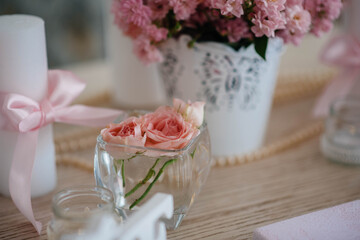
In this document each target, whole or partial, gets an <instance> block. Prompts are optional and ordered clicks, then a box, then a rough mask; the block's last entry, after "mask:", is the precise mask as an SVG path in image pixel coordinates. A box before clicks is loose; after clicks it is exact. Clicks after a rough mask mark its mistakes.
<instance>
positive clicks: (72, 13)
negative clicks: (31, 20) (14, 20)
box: [0, 0, 107, 68]
mask: <svg viewBox="0 0 360 240" xmlns="http://www.w3.org/2000/svg"><path fill="white" fill-rule="evenodd" d="M106 2H107V1H103V0H101V1H99V0H31V1H27V0H0V15H3V14H31V15H36V16H39V17H41V18H42V19H44V21H45V29H46V41H47V55H48V62H49V67H50V68H53V67H58V66H63V65H69V64H72V63H76V62H82V61H89V60H93V59H103V58H104V57H105V52H106V51H105V37H104V36H105V35H106V34H105V22H106V21H105V20H104V19H105V17H106V16H105V14H104V12H105V8H106V6H105V5H106Z"/></svg>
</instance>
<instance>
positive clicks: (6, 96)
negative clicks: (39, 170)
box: [0, 70, 121, 234]
mask: <svg viewBox="0 0 360 240" xmlns="http://www.w3.org/2000/svg"><path fill="white" fill-rule="evenodd" d="M84 88H85V83H84V82H82V81H81V80H80V79H78V78H77V77H76V76H74V75H73V74H72V73H70V72H66V71H60V70H52V71H49V72H48V93H47V96H46V98H45V99H44V100H43V101H41V102H40V103H38V102H36V101H34V100H33V99H31V98H28V97H26V96H23V95H20V94H15V93H1V92H0V106H2V108H1V109H0V110H1V112H2V115H3V116H4V117H5V121H3V122H0V128H1V129H3V130H10V131H17V132H19V135H18V139H17V142H16V146H15V152H14V157H13V160H12V165H11V169H10V177H9V190H10V195H11V198H12V200H13V201H14V203H15V205H16V207H17V208H18V209H19V210H20V212H21V213H22V214H23V215H24V216H25V217H26V218H27V219H28V220H29V221H30V222H31V223H32V224H33V225H34V227H35V228H36V230H37V232H38V233H39V234H40V231H41V227H42V225H41V223H40V222H38V221H36V220H35V217H34V213H33V210H32V206H31V173H32V168H33V165H34V160H35V152H36V146H37V139H38V134H39V129H40V128H41V127H43V126H45V125H47V124H49V123H52V122H63V123H70V124H78V125H86V126H105V125H106V124H108V123H110V122H112V121H113V120H114V119H115V118H116V117H117V116H119V114H120V113H121V111H118V110H110V109H104V108H95V107H87V106H83V105H74V106H68V105H69V104H70V103H71V102H72V101H73V100H74V99H75V98H76V97H77V96H78V95H79V94H80V93H81V92H82V91H83V90H84Z"/></svg>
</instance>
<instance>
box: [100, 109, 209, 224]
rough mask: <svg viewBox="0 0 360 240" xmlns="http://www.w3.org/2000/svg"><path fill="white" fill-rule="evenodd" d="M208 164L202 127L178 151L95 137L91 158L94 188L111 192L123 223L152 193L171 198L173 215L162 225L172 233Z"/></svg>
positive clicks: (200, 181) (205, 174) (207, 134)
mask: <svg viewBox="0 0 360 240" xmlns="http://www.w3.org/2000/svg"><path fill="white" fill-rule="evenodd" d="M141 114H143V112H141V113H140V115H141ZM134 115H135V116H139V114H136V113H135V114H134V113H129V115H124V116H122V118H121V119H118V120H119V122H121V121H122V120H123V119H126V118H127V117H128V116H134ZM211 161H212V158H211V150H210V138H209V133H208V130H207V127H206V124H203V125H202V126H201V127H200V134H199V135H198V136H197V137H195V138H194V139H192V140H191V141H190V142H189V143H188V145H187V146H185V147H184V148H182V149H179V150H165V149H156V148H147V147H139V146H129V145H121V144H113V143H107V142H105V141H104V140H103V138H102V136H101V135H99V136H98V138H97V145H96V149H95V157H94V168H95V179H96V184H97V185H99V186H102V187H106V188H108V189H110V190H111V191H112V192H113V194H114V198H115V207H116V208H117V210H118V212H119V214H120V215H121V216H122V217H123V219H124V220H125V221H126V218H127V217H128V216H129V215H131V214H132V213H133V211H136V210H137V209H138V208H139V207H141V205H142V204H144V203H145V202H146V201H147V200H149V199H150V198H151V197H152V196H153V195H154V194H155V193H157V192H162V193H167V194H171V195H172V196H173V198H174V214H173V217H172V219H171V220H168V221H165V223H166V227H167V228H168V229H170V230H173V229H176V228H177V227H178V226H179V225H180V223H181V221H182V219H183V218H184V217H185V215H186V213H187V212H188V210H189V208H190V207H191V205H192V204H193V202H194V200H195V198H196V197H197V195H198V194H199V192H200V189H201V187H202V186H203V185H204V183H205V181H206V179H207V176H208V173H209V170H210V168H211Z"/></svg>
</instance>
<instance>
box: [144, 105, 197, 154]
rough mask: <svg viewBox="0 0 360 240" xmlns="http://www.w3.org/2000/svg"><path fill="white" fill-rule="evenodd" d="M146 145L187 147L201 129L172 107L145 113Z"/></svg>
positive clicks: (160, 147) (166, 147) (172, 148)
mask: <svg viewBox="0 0 360 240" xmlns="http://www.w3.org/2000/svg"><path fill="white" fill-rule="evenodd" d="M144 130H145V132H146V135H147V139H146V143H145V146H146V147H152V148H159V149H167V150H176V149H181V148H183V147H185V146H186V145H187V144H188V143H189V141H190V140H191V139H192V138H194V137H196V136H197V135H198V134H199V133H200V131H199V129H197V128H195V127H194V126H193V125H192V124H191V123H190V122H186V121H185V120H184V118H183V117H182V116H181V114H180V113H178V112H176V111H175V110H174V109H173V108H171V107H159V108H158V109H157V110H156V111H155V112H153V113H148V114H146V115H144Z"/></svg>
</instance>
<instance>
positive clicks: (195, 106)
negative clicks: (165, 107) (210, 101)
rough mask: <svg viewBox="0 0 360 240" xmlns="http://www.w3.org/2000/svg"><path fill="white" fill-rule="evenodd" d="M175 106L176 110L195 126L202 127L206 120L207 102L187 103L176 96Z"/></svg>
mask: <svg viewBox="0 0 360 240" xmlns="http://www.w3.org/2000/svg"><path fill="white" fill-rule="evenodd" d="M173 106H174V109H175V111H177V112H179V113H180V114H181V115H182V116H183V117H184V119H185V121H187V122H190V123H191V124H193V125H194V126H195V127H200V126H201V125H202V123H203V121H204V106H205V102H194V103H191V102H190V101H188V103H185V102H184V101H182V100H181V99H177V98H174V99H173Z"/></svg>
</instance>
